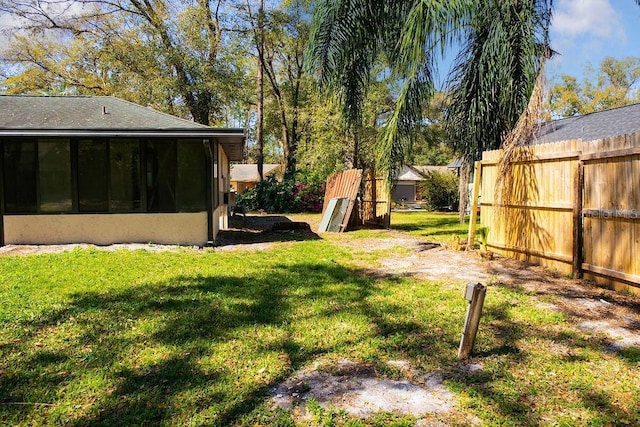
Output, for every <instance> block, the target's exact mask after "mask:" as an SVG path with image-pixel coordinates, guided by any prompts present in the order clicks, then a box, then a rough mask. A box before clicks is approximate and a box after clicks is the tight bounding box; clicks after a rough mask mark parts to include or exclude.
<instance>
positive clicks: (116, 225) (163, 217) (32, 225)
mask: <svg viewBox="0 0 640 427" xmlns="http://www.w3.org/2000/svg"><path fill="white" fill-rule="evenodd" d="M214 223H215V221H214ZM216 231H217V230H216ZM4 239H5V244H47V245H52V244H63V243H93V244H97V245H108V244H112V243H158V244H167V245H169V244H171V245H173V244H179V245H198V246H203V245H205V244H206V243H207V213H206V212H196V213H153V214H150V213H144V214H78V215H5V217H4Z"/></svg>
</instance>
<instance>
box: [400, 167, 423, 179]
mask: <svg viewBox="0 0 640 427" xmlns="http://www.w3.org/2000/svg"><path fill="white" fill-rule="evenodd" d="M423 179H424V178H423V177H422V175H420V172H419V171H417V170H416V169H415V168H414V167H413V166H410V165H402V169H400V171H399V172H398V177H397V178H396V180H397V181H422V180H423Z"/></svg>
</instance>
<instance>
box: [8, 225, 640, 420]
mask: <svg viewBox="0 0 640 427" xmlns="http://www.w3.org/2000/svg"><path fill="white" fill-rule="evenodd" d="M407 215H409V216H403V215H398V216H397V218H399V220H398V221H399V222H398V223H396V224H400V225H399V226H400V227H402V224H405V226H404V227H405V228H409V225H406V224H408V222H409V221H411V220H414V219H415V220H418V222H419V223H420V224H422V225H420V226H419V227H418V228H416V229H415V230H411V231H410V232H411V233H413V234H416V235H420V236H426V237H427V238H429V239H432V237H433V236H440V234H436V231H435V230H436V229H437V228H438V227H442V230H443V233H444V234H441V235H445V236H446V233H449V232H454V233H458V232H460V231H461V228H460V227H459V225H456V224H455V221H453V222H452V219H454V218H453V216H451V215H448V216H443V217H440V216H435V217H433V218H436V219H438V218H440V220H441V221H442V223H441V224H440V225H435V224H434V225H430V226H427V225H425V224H427V223H428V222H430V221H431V219H430V218H432V215H433V214H426V215H424V213H419V214H418V215H416V216H412V215H413V213H411V214H407ZM423 215H424V216H423ZM403 221H404V222H403ZM394 226H396V225H394ZM423 226H424V227H425V228H423V229H420V227H423ZM456 230H457V231H456ZM385 233H386V234H385ZM347 234H349V233H347ZM379 234H380V233H378V234H377V235H379ZM389 234H390V233H389V232H382V235H386V236H389ZM433 238H435V237H433ZM354 239H355V240H354ZM358 239H361V242H367V241H369V240H368V239H370V236H368V235H367V233H361V235H360V237H353V235H352V236H350V237H345V240H344V242H345V243H348V244H347V245H343V244H341V239H340V237H335V236H333V237H332V238H330V239H324V240H310V241H301V242H294V243H291V242H287V243H283V244H275V245H274V246H273V249H270V250H263V251H256V252H249V251H238V252H221V251H192V250H181V251H177V252H165V253H155V252H154V253H152V252H146V251H134V252H129V251H118V252H107V251H100V250H91V249H87V250H74V251H71V252H67V253H63V254H54V255H41V256H15V257H3V258H0V277H1V279H0V299H1V300H2V301H3V303H2V305H0V420H1V423H0V424H6V425H19V426H31V425H72V426H82V425H141V424H147V425H248V426H254V425H294V419H293V418H292V414H291V412H290V411H284V410H280V409H274V408H273V407H272V405H271V404H270V403H269V400H268V394H269V390H270V388H271V387H273V386H274V385H275V384H277V383H279V382H280V381H282V380H284V379H285V378H287V377H288V376H289V375H291V374H292V373H293V372H294V371H295V370H297V369H300V368H303V367H309V366H311V365H313V364H314V363H316V362H319V361H324V362H327V363H328V362H335V361H338V360H341V359H351V360H356V361H362V362H368V363H372V364H374V366H376V371H377V372H378V373H379V374H380V375H386V376H390V377H393V378H403V376H404V375H405V374H404V373H403V372H401V371H399V370H397V369H395V370H394V369H393V368H390V367H389V366H388V365H387V364H386V361H389V360H407V361H408V362H409V363H410V364H411V365H412V366H413V367H414V368H415V369H416V370H417V371H418V372H421V373H429V372H440V373H442V374H443V375H444V378H445V383H446V384H447V385H448V387H449V388H450V389H451V390H452V391H454V392H455V393H456V395H457V403H458V410H459V411H460V412H459V413H457V412H456V413H453V414H451V415H450V417H449V418H445V421H446V423H448V424H453V425H456V424H460V425H463V424H464V423H465V422H466V420H467V418H465V416H463V415H460V414H463V413H466V414H469V415H473V416H475V417H478V418H479V419H480V420H482V423H483V424H486V425H554V424H565V425H584V424H593V425H606V424H607V423H612V424H616V423H627V424H634V423H637V421H638V420H639V417H640V412H639V409H638V408H639V403H640V401H639V399H640V398H639V396H640V385H639V384H638V381H637V377H638V374H640V367H639V365H638V354H637V351H635V350H633V349H631V350H628V351H626V352H624V353H621V354H620V355H615V354H613V353H609V352H607V351H606V350H603V346H602V342H601V341H600V340H599V339H598V338H597V337H593V336H585V335H584V334H582V333H580V332H579V331H577V330H576V329H575V327H574V326H572V325H571V324H570V323H568V322H567V320H566V319H565V318H564V316H563V315H561V314H560V313H558V312H554V311H548V310H544V309H541V308H540V307H539V306H538V305H537V301H536V300H535V298H534V296H533V295H530V294H527V293H524V292H522V291H520V290H518V289H512V288H508V287H503V286H500V285H499V284H497V285H492V286H490V287H489V291H488V297H487V301H486V304H485V310H484V316H483V319H482V322H481V327H480V332H479V335H478V339H477V342H476V352H475V356H474V358H473V362H474V363H478V364H481V365H482V366H483V369H481V370H480V371H477V372H474V373H470V374H464V373H462V372H461V369H460V364H459V362H458V361H457V358H456V355H457V346H458V342H459V339H460V333H461V328H462V323H463V318H464V313H465V310H466V302H465V301H464V300H463V299H462V297H461V284H460V283H458V282H456V281H446V282H437V281H430V280H425V279H424V278H420V277H411V276H409V277H401V276H389V277H384V278H379V277H377V276H376V277H372V276H370V275H369V274H368V273H367V270H366V268H364V267H365V266H366V265H374V264H375V263H377V262H378V259H380V257H385V256H388V255H389V254H390V253H391V252H393V251H395V250H396V249H397V248H390V249H384V250H381V251H373V252H363V251H358V250H353V246H356V247H357V246H358V245H357V242H358ZM354 241H355V243H356V244H354ZM612 373H614V375H612ZM314 420H315V421H314ZM414 421H415V420H412V419H409V418H402V417H396V416H393V415H390V414H380V415H378V416H375V417H373V418H372V419H370V420H365V421H363V420H356V419H353V417H350V416H348V415H346V414H344V413H336V412H332V411H331V410H318V411H317V413H316V414H315V415H314V418H313V419H312V420H311V421H310V423H311V425H350V426H356V425H362V426H364V425H369V426H372V425H412V423H413V422H414ZM314 423H315V424H314Z"/></svg>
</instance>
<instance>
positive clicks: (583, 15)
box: [551, 0, 626, 41]
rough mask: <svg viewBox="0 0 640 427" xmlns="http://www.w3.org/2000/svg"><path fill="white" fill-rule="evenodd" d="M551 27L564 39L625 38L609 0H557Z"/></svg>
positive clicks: (620, 23) (620, 21) (620, 22)
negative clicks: (586, 37) (587, 37)
mask: <svg viewBox="0 0 640 427" xmlns="http://www.w3.org/2000/svg"><path fill="white" fill-rule="evenodd" d="M551 29H552V31H553V32H555V33H556V34H557V35H558V36H560V37H561V38H563V39H565V40H566V41H573V40H575V39H576V38H579V37H584V36H592V37H597V38H603V39H613V38H616V39H621V38H622V39H624V40H626V36H625V33H624V30H623V26H622V20H621V17H620V15H619V14H618V13H617V12H616V11H615V10H614V8H613V6H612V5H611V0H559V1H558V3H557V5H556V10H555V13H554V16H553V21H552V24H551Z"/></svg>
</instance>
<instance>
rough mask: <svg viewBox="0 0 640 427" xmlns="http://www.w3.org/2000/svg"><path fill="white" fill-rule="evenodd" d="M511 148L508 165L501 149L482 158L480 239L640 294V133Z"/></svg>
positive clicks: (516, 254)
mask: <svg viewBox="0 0 640 427" xmlns="http://www.w3.org/2000/svg"><path fill="white" fill-rule="evenodd" d="M507 155H508V156H509V158H510V161H509V162H508V163H504V164H506V166H504V164H501V159H502V158H503V157H504V156H505V152H504V151H502V150H496V151H487V152H484V153H483V156H482V161H480V162H476V176H480V180H479V181H478V179H477V178H476V180H475V181H476V182H480V188H481V191H480V196H481V197H480V203H479V204H480V206H481V227H484V228H485V235H486V238H485V241H484V242H481V243H485V244H486V246H487V248H488V249H490V250H492V251H495V252H498V253H501V254H503V255H507V256H511V257H514V258H518V259H522V260H526V261H530V262H534V263H537V264H542V265H546V266H549V267H551V268H554V269H557V270H558V271H560V272H563V273H573V274H574V276H576V277H579V276H581V275H582V274H584V275H585V276H586V277H587V278H589V279H592V280H594V281H596V282H598V283H600V284H602V285H606V286H609V287H612V288H614V289H619V290H622V289H626V290H630V291H633V292H635V293H640V257H639V256H638V254H640V134H634V135H626V136H620V137H614V138H605V139H602V140H596V141H587V142H583V141H581V140H571V141H565V142H558V143H550V144H539V145H531V146H527V147H519V148H517V149H514V150H513V151H511V152H509V153H508V154H507ZM499 175H502V178H501V179H500V180H498V176H499ZM470 239H472V236H471V233H470Z"/></svg>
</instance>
